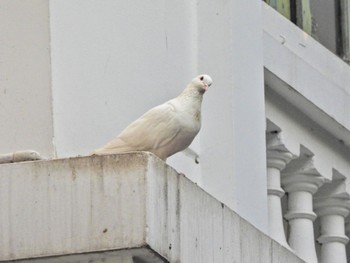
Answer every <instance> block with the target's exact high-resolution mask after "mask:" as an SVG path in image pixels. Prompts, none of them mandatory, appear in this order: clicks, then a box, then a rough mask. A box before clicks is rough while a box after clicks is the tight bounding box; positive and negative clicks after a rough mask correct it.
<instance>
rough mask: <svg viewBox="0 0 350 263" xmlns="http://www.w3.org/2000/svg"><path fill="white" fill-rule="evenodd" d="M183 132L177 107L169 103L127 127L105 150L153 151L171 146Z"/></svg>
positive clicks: (153, 109)
mask: <svg viewBox="0 0 350 263" xmlns="http://www.w3.org/2000/svg"><path fill="white" fill-rule="evenodd" d="M180 130H181V125H180V123H179V119H178V117H177V111H176V109H175V107H174V106H173V105H172V104H171V103H169V102H167V103H164V104H162V105H159V106H157V107H154V108H152V109H151V110H149V111H148V112H146V113H145V114H143V115H142V116H141V117H140V118H139V119H137V120H135V121H134V122H132V123H131V124H130V125H129V126H127V127H126V128H125V129H124V130H123V131H122V132H121V133H120V134H119V135H118V137H116V138H115V139H114V140H112V141H111V142H109V143H108V144H107V145H106V146H105V147H103V149H105V150H108V151H109V152H111V151H114V150H115V151H116V152H118V148H120V149H122V150H123V151H125V150H129V151H152V150H155V149H158V148H160V147H164V146H166V145H167V144H169V143H170V142H171V141H172V140H174V138H175V137H176V136H177V134H178V133H179V132H180Z"/></svg>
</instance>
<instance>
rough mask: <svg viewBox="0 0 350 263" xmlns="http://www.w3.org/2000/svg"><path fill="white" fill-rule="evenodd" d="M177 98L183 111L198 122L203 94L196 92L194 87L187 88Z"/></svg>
mask: <svg viewBox="0 0 350 263" xmlns="http://www.w3.org/2000/svg"><path fill="white" fill-rule="evenodd" d="M178 98H179V99H180V103H181V104H182V107H183V109H184V110H185V111H186V112H188V113H190V114H191V115H193V116H196V118H197V119H198V120H200V111H201V105H202V99H203V93H201V92H200V91H198V90H197V89H196V88H195V87H192V86H187V88H186V89H185V90H184V91H183V92H182V93H181V94H180V95H179V97H178Z"/></svg>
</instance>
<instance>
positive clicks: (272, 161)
mask: <svg viewBox="0 0 350 263" xmlns="http://www.w3.org/2000/svg"><path fill="white" fill-rule="evenodd" d="M279 135H280V133H267V134H266V146H267V194H268V213H269V234H270V236H271V237H272V238H274V239H275V240H276V241H278V242H279V243H281V244H282V245H283V246H285V247H287V248H289V245H288V243H287V240H286V235H285V233H284V227H283V216H282V206H281V198H282V197H283V195H284V193H285V192H284V190H283V189H282V188H281V170H282V169H283V168H285V166H286V164H287V163H288V162H289V161H290V160H292V158H293V154H292V153H290V152H289V151H288V150H287V149H286V148H285V147H284V145H283V144H282V142H281V137H280V136H279Z"/></svg>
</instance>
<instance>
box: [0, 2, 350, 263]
mask: <svg viewBox="0 0 350 263" xmlns="http://www.w3.org/2000/svg"><path fill="white" fill-rule="evenodd" d="M266 2H267V3H265V2H263V1H260V0H254V1H243V0H232V1H225V0H220V1H210V0H204V1H182V2H173V1H161V0H159V1H152V2H149V1H136V2H130V1H129V2H122V1H115V0H103V1H93V0H74V1H61V0H50V1H39V0H30V1H21V0H0V32H1V34H0V35H1V37H0V38H1V39H0V94H1V97H0V98H1V99H0V120H1V123H2V129H0V138H1V139H0V149H1V152H2V153H7V152H14V151H18V150H24V149H33V150H36V151H38V152H40V153H41V154H42V155H44V156H46V157H48V158H50V159H56V158H67V157H73V156H79V155H80V156H84V155H87V154H88V153H89V152H91V151H92V150H93V149H96V148H98V147H100V146H101V145H103V144H105V143H106V142H107V141H109V140H110V139H111V138H113V137H114V136H115V135H117V134H118V133H119V132H120V131H121V130H122V129H123V128H124V127H125V126H126V125H127V124H129V123H130V122H131V121H133V120H134V119H136V118H137V117H138V116H140V115H141V114H142V113H144V112H145V111H146V110H148V109H149V108H151V107H153V106H155V105H158V104H160V103H162V102H164V101H165V100H168V99H170V98H173V97H175V96H176V95H178V94H179V93H180V92H181V91H182V90H183V88H184V87H185V85H186V84H187V83H188V82H189V81H190V80H191V79H192V78H193V77H194V76H196V75H197V74H200V73H206V74H209V75H210V76H211V77H212V78H213V81H214V83H213V85H212V86H211V87H210V89H209V91H208V92H207V93H206V94H205V98H204V101H203V105H202V129H201V132H200V134H199V135H198V136H197V138H196V140H195V141H194V142H193V144H192V145H191V149H192V150H194V152H196V153H197V154H198V155H199V163H196V162H195V161H194V159H193V158H192V157H188V156H185V155H183V154H181V153H179V154H177V155H175V156H174V157H172V158H170V159H169V160H168V164H169V165H171V166H172V167H174V168H175V169H176V170H177V171H178V172H182V173H184V174H185V175H186V177H187V178H189V179H190V180H191V181H192V182H194V183H196V184H197V185H198V186H199V187H201V188H202V189H203V190H204V191H205V192H206V193H208V194H210V195H211V196H213V197H214V198H215V199H217V200H218V201H219V202H222V203H223V204H224V205H225V206H227V208H228V209H231V210H233V211H235V212H236V213H237V214H238V215H239V216H240V217H242V218H244V219H245V220H247V221H248V222H249V223H250V224H252V225H253V226H254V227H256V228H257V229H259V231H262V232H264V233H266V234H267V235H268V237H269V238H272V239H274V240H275V241H277V242H278V243H279V244H280V245H282V246H283V247H285V248H287V249H288V250H290V251H292V253H293V254H294V255H296V256H297V257H300V258H301V259H302V260H305V261H306V262H347V255H346V249H347V243H348V237H347V235H348V234H349V231H350V228H349V227H348V226H349V224H348V223H347V222H348V221H349V219H348V215H349V211H350V202H349V200H350V199H349V198H350V196H349V189H348V185H349V183H348V182H349V180H348V177H349V176H350V106H349V105H350V88H349V84H348V83H350V68H349V65H348V64H347V62H348V57H349V56H348V53H349V51H348V50H349V48H348V45H349V41H348V37H349V35H350V34H348V32H347V30H348V28H349V26H348V24H349V21H348V20H347V19H348V18H347V14H348V11H347V10H348V9H347V8H348V5H347V1H345V0H344V1H338V2H341V4H338V5H337V6H336V5H332V6H327V4H326V2H327V3H328V4H329V2H328V1H320V2H324V3H323V7H322V5H321V4H320V5H319V6H317V5H315V4H314V3H312V2H313V1H282V0H281V1H266ZM335 2H336V1H335ZM332 8H333V9H334V10H337V13H336V14H337V15H335V16H334V17H332V16H330V15H329V13H327V12H326V11H327V10H328V11H329V10H333V9H332ZM339 10H340V11H339ZM333 13H334V12H333ZM339 17H341V18H339ZM323 18H324V19H323ZM325 21H327V22H325ZM326 25H328V27H327V26H326ZM332 25H333V27H332ZM6 169H7V168H6ZM213 242H214V241H213ZM335 257H337V258H336V259H337V261H334V259H335ZM167 259H168V260H170V259H169V258H167ZM332 260H333V261H332ZM171 262H172V261H171ZM174 262H175V261H174ZM197 262H201V261H197ZM202 262H203V261H202ZM208 262H212V261H208ZM242 262H244V261H243V260H242ZM271 262H278V261H276V260H275V261H273V260H272V261H271ZM291 262H293V261H291Z"/></svg>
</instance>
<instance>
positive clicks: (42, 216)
mask: <svg viewBox="0 0 350 263" xmlns="http://www.w3.org/2000/svg"><path fill="white" fill-rule="evenodd" d="M147 160H148V155H145V154H131V155H115V156H105V157H103V158H101V157H89V158H72V159H61V160H53V161H39V162H30V163H16V164H4V165H1V166H0V207H1V214H0V235H1V236H0V260H6V259H16V258H26V257H38V256H47V255H56V254H72V253H79V252H86V251H96V250H108V249H118V248H129V247H138V246H142V245H145V229H146V222H145V216H144V215H145V198H146V193H145V187H144V185H145V176H146V173H147Z"/></svg>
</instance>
